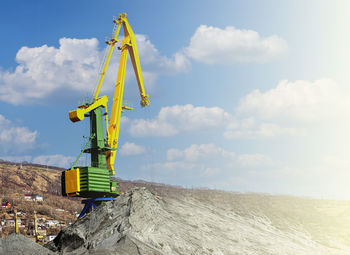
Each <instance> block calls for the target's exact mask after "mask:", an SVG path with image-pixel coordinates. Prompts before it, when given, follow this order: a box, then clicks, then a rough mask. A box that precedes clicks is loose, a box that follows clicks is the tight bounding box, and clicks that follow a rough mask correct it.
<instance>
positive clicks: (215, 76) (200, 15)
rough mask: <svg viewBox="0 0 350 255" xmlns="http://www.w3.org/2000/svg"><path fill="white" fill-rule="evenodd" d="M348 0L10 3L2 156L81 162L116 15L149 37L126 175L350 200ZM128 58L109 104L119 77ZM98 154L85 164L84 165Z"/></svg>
mask: <svg viewBox="0 0 350 255" xmlns="http://www.w3.org/2000/svg"><path fill="white" fill-rule="evenodd" d="M349 7H350V4H348V2H347V1H337V2H336V3H335V2H334V1H307V2H305V1H283V2H282V1H216V2H214V1H132V2H131V1H99V2H97V1H3V2H2V4H1V9H0V29H1V32H2V40H1V41H0V46H1V49H2V50H1V51H0V53H1V55H0V56H1V57H0V107H1V108H0V158H2V159H7V160H12V161H18V162H20V161H23V160H26V161H30V162H35V163H41V164H50V165H57V166H62V167H69V166H70V165H71V164H72V162H73V161H74V159H75V158H76V157H77V156H78V154H79V152H80V149H81V147H82V146H83V144H84V141H85V140H84V138H83V135H88V131H89V130H88V121H87V120H85V121H83V122H82V123H71V122H70V121H69V119H68V112H69V110H73V109H75V108H76V107H77V104H78V102H79V101H81V100H82V98H84V97H88V96H91V94H92V91H93V88H94V86H95V82H96V79H97V75H98V71H97V69H98V67H99V62H100V61H101V59H102V56H103V53H104V49H105V44H104V40H105V37H106V36H110V34H111V32H112V28H113V23H112V18H113V16H118V15H119V14H120V13H122V12H126V13H127V14H128V19H129V21H130V23H131V25H132V27H133V29H134V32H135V34H136V35H137V41H138V47H139V52H140V58H141V66H142V69H143V73H144V79H145V87H146V90H147V92H148V93H149V94H150V100H151V105H150V106H149V107H147V108H146V109H141V108H140V107H138V105H139V95H138V91H137V85H136V80H135V78H134V75H133V73H132V69H131V65H130V63H128V64H129V65H128V68H129V69H128V70H127V80H126V92H125V98H126V100H127V102H128V103H129V104H132V105H134V106H135V109H134V110H133V111H131V112H127V113H126V114H125V115H124V119H123V123H122V127H121V132H120V140H119V146H120V147H119V148H120V150H119V152H118V156H117V163H116V169H117V176H119V177H121V178H124V179H144V180H148V181H157V182H163V183H170V184H176V185H183V186H186V187H210V188H217V189H225V190H232V191H242V192H248V191H253V192H268V193H273V194H293V195H302V196H312V197H319V198H337V199H349V198H350V189H349V188H348V182H347V180H349V177H350V174H349V168H350V160H349V156H350V155H349V148H348V144H349V141H350V136H349V134H348V133H349V132H348V130H349V121H348V119H349V118H348V115H349V114H348V113H349V112H350V111H349V110H350V104H349V99H350V92H349V86H348V84H349V80H350V77H349V71H348V68H349V66H350V61H349V59H350V54H349V53H350V52H349V45H350V36H349V34H350V33H349V32H348V31H350V30H349V27H350V19H349V18H348V13H349V10H350V8H349ZM118 61H119V56H118V53H116V54H114V56H113V60H112V63H111V66H110V67H109V73H108V74H107V77H106V80H105V82H104V84H103V88H102V92H101V95H103V94H106V95H108V96H109V97H110V98H111V97H112V94H113V89H114V86H113V83H114V81H115V79H116V76H117V65H118ZM84 160H85V161H86V160H88V159H83V160H82V161H83V162H84Z"/></svg>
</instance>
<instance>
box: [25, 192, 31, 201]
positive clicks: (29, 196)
mask: <svg viewBox="0 0 350 255" xmlns="http://www.w3.org/2000/svg"><path fill="white" fill-rule="evenodd" d="M24 200H27V201H33V197H32V195H31V194H24Z"/></svg>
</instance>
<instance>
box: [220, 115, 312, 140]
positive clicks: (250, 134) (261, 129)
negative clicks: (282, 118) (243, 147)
mask: <svg viewBox="0 0 350 255" xmlns="http://www.w3.org/2000/svg"><path fill="white" fill-rule="evenodd" d="M223 135H224V137H225V138H229V139H238V138H247V139H257V138H264V137H265V138H266V137H276V136H305V135H306V130H305V129H303V128H293V127H281V126H279V125H277V124H275V123H264V122H263V123H261V122H260V121H257V120H256V119H255V118H254V117H250V118H247V119H241V120H239V121H235V122H234V123H232V124H230V125H228V126H227V128H226V130H225V131H224V133H223Z"/></svg>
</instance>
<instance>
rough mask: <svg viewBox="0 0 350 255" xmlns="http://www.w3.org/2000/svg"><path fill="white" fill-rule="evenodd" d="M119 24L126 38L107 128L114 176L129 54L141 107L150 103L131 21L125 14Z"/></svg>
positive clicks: (110, 160) (122, 48)
mask: <svg viewBox="0 0 350 255" xmlns="http://www.w3.org/2000/svg"><path fill="white" fill-rule="evenodd" d="M117 22H118V24H119V26H120V25H121V24H122V25H123V29H124V38H123V41H122V47H121V56H120V62H119V69H118V76H117V81H116V84H115V91H114V97H113V105H112V111H111V115H110V119H109V125H108V127H107V142H108V146H109V147H110V148H113V150H111V151H107V152H106V157H107V166H108V168H109V169H111V170H112V172H113V174H114V161H115V156H116V150H117V148H118V138H119V126H120V120H121V113H122V111H123V109H128V107H123V105H122V103H123V92H124V82H125V70H126V62H127V56H128V55H127V53H128V52H129V55H130V58H131V62H132V65H133V68H134V71H135V75H136V80H137V84H138V87H139V91H140V95H141V106H147V105H149V103H150V102H149V99H148V95H147V94H146V92H145V88H144V84H143V78H142V72H141V65H140V59H139V54H138V51H137V45H136V38H135V34H134V32H133V31H132V29H131V26H130V24H129V21H128V20H127V18H126V14H125V13H123V14H121V15H120V16H119V18H118V20H117ZM129 109H130V108H129Z"/></svg>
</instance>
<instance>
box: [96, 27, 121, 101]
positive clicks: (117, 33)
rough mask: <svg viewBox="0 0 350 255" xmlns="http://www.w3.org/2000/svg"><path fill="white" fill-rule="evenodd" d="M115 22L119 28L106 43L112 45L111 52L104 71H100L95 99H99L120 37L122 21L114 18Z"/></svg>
mask: <svg viewBox="0 0 350 255" xmlns="http://www.w3.org/2000/svg"><path fill="white" fill-rule="evenodd" d="M113 22H114V23H115V24H118V28H117V30H116V32H115V34H114V36H113V38H112V39H111V40H110V41H106V43H107V44H108V45H109V46H110V48H109V52H108V55H107V58H106V62H105V63H104V64H103V69H102V72H101V73H100V79H99V81H98V84H97V88H96V91H95V94H94V100H97V98H98V94H99V93H100V89H101V85H102V82H103V79H104V78H105V74H106V71H107V67H108V64H109V61H110V59H111V56H112V53H113V50H114V46H115V44H116V43H117V42H118V39H117V38H118V35H119V31H120V27H121V23H119V22H118V21H117V20H113Z"/></svg>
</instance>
